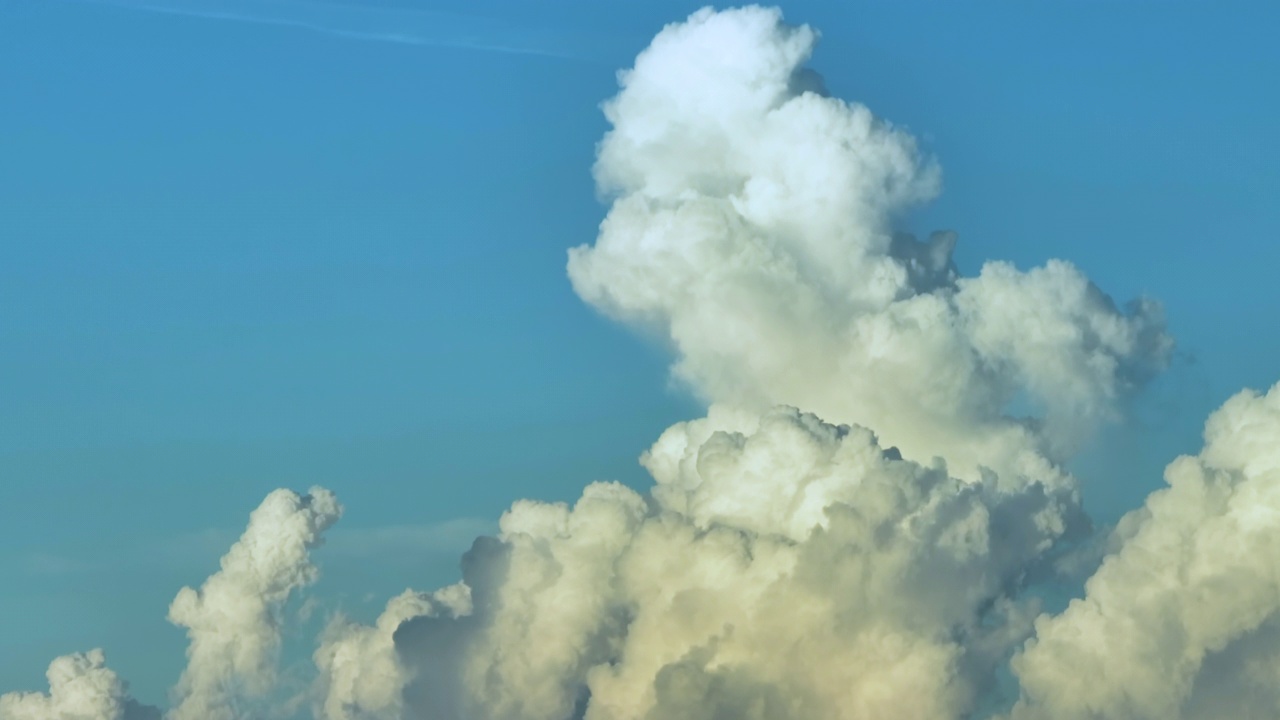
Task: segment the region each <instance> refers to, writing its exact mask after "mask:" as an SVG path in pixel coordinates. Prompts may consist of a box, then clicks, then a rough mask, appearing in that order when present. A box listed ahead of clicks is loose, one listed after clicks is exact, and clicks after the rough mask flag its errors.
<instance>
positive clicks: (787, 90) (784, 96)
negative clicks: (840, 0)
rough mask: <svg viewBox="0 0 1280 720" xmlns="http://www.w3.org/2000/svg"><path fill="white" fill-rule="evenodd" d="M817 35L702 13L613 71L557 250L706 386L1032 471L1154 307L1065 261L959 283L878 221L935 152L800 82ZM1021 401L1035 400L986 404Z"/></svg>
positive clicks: (1099, 409)
mask: <svg viewBox="0 0 1280 720" xmlns="http://www.w3.org/2000/svg"><path fill="white" fill-rule="evenodd" d="M814 40H815V33H814V32H813V31H811V30H810V29H808V28H807V27H800V28H794V27H789V26H787V25H785V24H783V23H782V22H781V18H780V14H779V12H778V11H777V10H769V9H763V8H745V9H742V10H734V11H726V12H721V13H716V12H712V11H710V10H704V11H700V12H698V13H696V14H694V15H693V16H692V17H690V18H689V19H688V20H687V21H686V22H684V23H680V24H676V25H671V26H668V27H667V28H666V29H665V30H663V31H662V33H660V34H659V35H658V37H657V38H655V39H654V41H653V43H652V44H651V45H650V47H649V48H648V49H647V50H645V51H644V52H643V53H641V55H640V56H639V57H638V58H637V59H636V63H635V67H634V68H633V69H632V70H630V71H628V72H626V73H623V74H622V75H621V83H622V90H621V92H620V93H619V94H618V95H617V97H615V98H613V99H612V100H610V101H609V102H608V103H606V105H605V114H606V116H607V117H608V119H609V121H610V122H611V123H612V125H613V128H612V129H611V130H610V131H609V133H608V134H607V135H606V136H605V138H604V140H603V142H602V143H601V145H600V151H599V159H598V162H597V164H596V168H595V173H596V178H597V181H598V182H599V185H600V187H601V189H602V191H603V192H605V193H607V194H609V195H611V196H612V197H613V203H612V206H611V208H610V210H609V214H608V217H607V218H606V219H605V221H604V223H603V225H602V226H601V230H600V236H599V238H598V239H597V240H596V243H595V244H594V245H593V246H582V247H579V248H576V249H575V250H573V251H572V252H571V253H570V259H569V277H570V279H571V280H572V281H573V285H574V288H575V289H576V290H577V291H578V293H579V295H581V296H582V297H583V299H585V300H586V301H587V302H589V303H591V304H592V305H594V306H596V307H598V308H599V309H601V310H602V311H604V312H605V313H607V314H609V315H611V316H613V317H616V318H619V319H621V320H622V321H624V322H627V323H631V324H634V325H636V326H639V327H642V328H645V329H647V330H648V331H649V332H651V333H656V334H657V335H658V336H659V337H660V338H663V339H668V340H669V342H670V343H671V345H672V346H673V348H674V350H675V351H676V353H677V361H676V365H675V373H676V375H677V377H679V378H680V379H682V380H684V381H685V382H687V383H688V384H689V385H690V386H691V387H692V388H694V389H695V390H696V391H697V392H699V393H700V394H702V395H703V396H704V397H706V398H707V399H708V400H710V401H712V402H714V403H718V404H727V405H731V406H734V407H737V408H745V409H748V410H753V411H756V412H759V411H762V410H764V409H766V408H768V407H770V406H772V405H776V404H788V405H794V406H797V407H800V408H803V409H805V410H808V411H811V412H815V413H817V414H818V415H819V416H821V417H822V418H824V419H826V420H829V421H834V422H848V423H857V424H860V425H864V426H867V427H871V428H874V429H875V430H876V432H877V433H879V434H880V436H881V437H883V438H884V439H885V441H886V442H888V443H890V444H893V445H895V446H898V447H900V448H901V449H902V451H903V452H904V453H905V454H906V455H907V456H908V457H912V458H914V459H917V460H920V461H922V462H927V461H928V460H929V459H930V458H932V457H933V456H935V455H940V456H943V457H945V458H947V460H948V461H949V462H950V463H951V464H952V466H953V468H954V469H955V470H956V471H957V472H958V473H959V474H961V475H962V476H964V477H967V478H974V477H976V476H977V474H978V467H979V466H986V467H990V468H992V469H995V470H997V471H998V472H1000V473H1001V474H1005V475H1009V476H1010V478H1013V477H1017V476H1026V477H1028V478H1031V479H1041V480H1043V479H1046V478H1047V476H1048V475H1049V474H1051V473H1052V470H1051V468H1050V467H1049V463H1048V462H1045V461H1044V458H1047V459H1048V460H1060V459H1062V458H1063V457H1065V455H1066V454H1067V453H1068V452H1069V450H1070V449H1071V448H1072V447H1073V446H1074V445H1075V444H1076V442H1077V441H1078V440H1079V438H1080V435H1081V433H1082V432H1083V431H1085V430H1086V429H1087V428H1089V427H1091V426H1093V425H1094V424H1095V423H1096V422H1097V421H1098V420H1101V419H1105V418H1106V417H1108V416H1110V415H1111V413H1112V412H1113V411H1114V407H1115V402H1116V400H1117V399H1118V398H1119V397H1121V396H1122V395H1124V394H1125V393H1126V392H1128V391H1129V390H1131V389H1133V388H1134V387H1136V386H1138V385H1140V384H1141V383H1142V381H1144V380H1145V379H1146V378H1148V377H1149V376H1150V375H1151V374H1152V373H1154V372H1155V371H1157V370H1158V369H1159V368H1160V367H1161V366H1162V365H1163V364H1164V362H1165V359H1166V356H1167V354H1168V352H1169V350H1170V347H1171V342H1170V340H1169V339H1168V337H1167V336H1166V334H1165V333H1164V330H1163V321H1162V318H1161V314H1160V311H1159V308H1158V307H1157V306H1156V305H1155V304H1153V303H1151V302H1149V301H1137V302H1135V303H1132V304H1131V305H1130V307H1129V308H1128V309H1127V310H1125V311H1121V310H1120V309H1118V308H1117V307H1116V306H1115V304H1114V303H1113V302H1112V301H1111V300H1110V299H1109V298H1108V297H1107V296H1106V295H1104V294H1103V293H1102V292H1100V291H1099V290H1098V289H1097V288H1096V287H1094V286H1093V285H1092V284H1091V283H1090V282H1089V281H1088V279H1087V278H1085V277H1084V276H1083V275H1082V274H1081V273H1080V272H1079V271H1078V270H1076V269H1075V268H1074V267H1073V266H1071V265H1070V264H1069V263H1066V262H1063V261H1054V262H1051V263H1049V264H1048V265H1046V266H1044V267H1042V268H1037V269H1034V270H1031V271H1029V272H1021V271H1018V270H1016V269H1014V268H1013V267H1012V266H1011V265H1008V264H1006V263H1001V262H992V263H988V264H987V265H986V266H985V267H983V268H982V271H981V273H980V274H979V275H978V276H977V277H972V278H963V277H959V276H958V275H957V273H956V270H955V268H954V265H953V264H952V262H951V251H952V248H953V246H954V243H955V236H954V235H952V234H950V233H938V234H936V235H935V236H934V237H933V238H931V240H930V241H928V242H919V241H916V240H914V239H912V238H910V237H905V236H902V235H895V234H894V232H893V231H894V221H895V219H897V218H899V217H900V216H901V215H902V213H903V212H904V211H906V210H908V209H909V208H910V207H911V206H913V205H915V204H917V203H919V202H921V201H924V200H927V199H929V198H931V197H932V196H933V195H935V194H936V193H937V192H938V189H939V186H940V171H939V169H938V167H937V165H936V164H934V163H933V162H932V161H930V160H927V159H924V158H922V157H921V155H920V153H919V151H918V149H917V147H916V144H915V142H914V140H913V139H912V138H911V136H910V135H908V134H907V133H906V132H904V131H903V130H901V129H898V128H895V127H893V126H892V125H890V124H888V123H887V122H885V121H883V120H880V119H878V118H876V117H874V116H873V115H872V114H871V112H870V111H869V110H868V109H867V108H865V107H863V106H861V105H857V104H852V103H848V102H845V101H843V100H840V99H837V98H832V97H827V96H824V95H823V94H822V93H821V92H815V91H814V88H815V87H820V83H816V82H815V81H814V79H813V75H812V73H810V72H808V71H807V70H805V68H804V62H805V61H806V60H807V59H808V57H809V54H810V52H811V50H812V47H813V44H814ZM1019 397H1026V398H1028V399H1029V400H1030V401H1031V402H1032V404H1034V405H1035V406H1037V408H1038V410H1039V415H1040V417H1039V418H1038V419H1037V420H1036V421H1027V420H1024V419H1017V418H1011V417H1007V416H1006V413H1007V411H1008V410H1009V409H1010V405H1011V403H1012V402H1013V401H1014V400H1015V399H1016V398H1019Z"/></svg>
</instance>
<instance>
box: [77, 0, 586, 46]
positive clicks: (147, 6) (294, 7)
mask: <svg viewBox="0 0 1280 720" xmlns="http://www.w3.org/2000/svg"><path fill="white" fill-rule="evenodd" d="M65 1H67V2H78V3H83V4H91V5H101V6H108V7H112V8H119V9H122V10H134V11H138V12H149V13H161V14H165V15H176V16H181V17H188V18H200V19H206V20H221V21H224V22H237V23H246V24H252V25H272V26H276V27H281V28H292V29H296V30H307V31H311V32H315V33H320V34H323V35H329V36H332V37H336V38H343V39H347V40H359V41H366V42H383V43H397V44H401V45H421V46H428V47H452V48H459V49H465V50H477V51H483V52H498V53H509V54H517V55H537V56H542V57H556V58H563V59H579V58H578V57H577V56H576V55H575V54H574V53H572V52H571V51H570V49H569V48H568V47H566V46H567V43H566V42H565V39H564V38H558V37H556V36H555V34H554V33H550V32H547V31H544V30H537V29H533V28H527V27H519V26H513V25H510V24H507V23H503V22H500V21H497V20H494V19H490V18H483V17H479V16H472V15H461V14H456V13H444V12H434V11H427V10H414V9H405V8H386V7H370V6H364V5H347V4H338V3H328V2H311V1H310V0H65Z"/></svg>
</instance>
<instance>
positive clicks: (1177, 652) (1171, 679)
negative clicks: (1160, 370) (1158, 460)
mask: <svg viewBox="0 0 1280 720" xmlns="http://www.w3.org/2000/svg"><path fill="white" fill-rule="evenodd" d="M1204 434H1205V445H1204V449H1203V450H1202V451H1201V453H1200V454H1199V455H1198V456H1196V457H1182V458H1179V459H1177V460H1175V461H1174V462H1173V463H1172V464H1170V465H1169V467H1168V469H1167V470H1166V472H1165V479H1166V480H1167V481H1168V483H1169V487H1168V488H1165V489H1163V490H1160V491H1158V492H1155V493H1153V494H1152V495H1151V497H1149V498H1148V499H1147V502H1146V504H1145V506H1144V507H1143V508H1141V509H1139V510H1135V511H1134V512H1132V513H1130V514H1129V515H1128V516H1127V517H1125V518H1124V520H1123V521H1122V522H1121V524H1120V527H1119V529H1118V534H1119V535H1120V540H1121V543H1120V547H1119V549H1118V551H1117V552H1115V553H1114V554H1112V555H1110V556H1109V557H1107V558H1106V560H1105V562H1103V564H1102V567H1101V568H1099V570H1098V572H1097V573H1096V574H1095V575H1094V576H1093V577H1092V578H1090V579H1089V581H1088V583H1087V585H1086V594H1085V597H1084V598H1083V599H1080V600H1075V601H1073V602H1072V603H1071V605H1070V607H1068V608H1067V610H1066V611H1065V612H1063V613H1062V614H1061V615H1058V616H1055V617H1047V616H1046V617H1043V618H1041V619H1040V620H1038V621H1037V622H1036V638H1035V639H1034V640H1033V641H1031V642H1030V643H1029V644H1028V646H1027V649H1026V651H1025V652H1023V653H1022V654H1021V655H1020V656H1019V657H1018V658H1016V659H1015V660H1014V663H1013V669H1014V671H1015V673H1016V674H1017V676H1018V678H1019V680H1020V682H1021V687H1022V695H1023V697H1022V700H1021V701H1020V702H1019V704H1018V705H1017V707H1015V708H1014V711H1013V715H1012V717H1013V718H1014V720H1032V719H1033V718H1043V719H1045V720H1068V719H1074V718H1094V717H1106V718H1113V719H1115V720H1125V719H1126V718H1152V717H1162V718H1204V719H1206V720H1208V719H1210V718H1224V717H1232V718H1253V717H1272V716H1274V715H1275V712H1276V708H1277V707H1280V692H1278V691H1277V688H1280V685H1277V684H1276V678H1277V677H1280V642H1278V641H1280V635H1277V630H1280V568H1278V567H1277V565H1276V562H1275V558H1276V557H1277V556H1278V555H1280V385H1277V386H1275V387H1273V388H1272V389H1271V391H1270V392H1269V393H1267V394H1266V395H1259V394H1257V393H1254V392H1252V391H1246V392H1242V393H1240V394H1238V395H1236V396H1235V397H1233V398H1231V399H1230V400H1228V401H1227V402H1226V404H1225V405H1223V406H1222V408H1221V409H1219V410H1218V411H1217V412H1215V413H1214V414H1213V415H1212V416H1210V418H1209V420H1208V422H1207V423H1206V425H1205V433H1204Z"/></svg>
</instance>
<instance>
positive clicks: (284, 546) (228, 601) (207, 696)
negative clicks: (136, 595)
mask: <svg viewBox="0 0 1280 720" xmlns="http://www.w3.org/2000/svg"><path fill="white" fill-rule="evenodd" d="M341 515H342V507H341V506H340V505H339V504H338V501H337V499H336V498H334V496H333V494H332V493H330V492H329V491H328V490H325V489H323V488H313V489H312V490H311V493H310V494H309V495H298V494H297V493H294V492H292V491H289V490H277V491H275V492H273V493H271V494H270V495H268V496H267V498H266V499H265V500H263V501H262V504H261V505H260V506H258V509H257V510H254V511H253V514H252V515H251V516H250V517H249V526H248V528H246V529H245V532H244V534H243V535H241V536H240V540H239V541H237V542H236V544H235V545H233V546H231V550H230V551H228V552H227V554H226V555H225V556H223V558H222V569H221V570H220V571H219V572H217V573H215V574H214V575H212V576H210V577H209V579H208V580H205V582H204V585H202V586H201V587H200V589H199V590H195V589H192V588H183V589H182V591H181V592H179V593H178V596H177V597H176V598H174V600H173V604H172V605H170V606H169V621H170V622H172V623H173V624H175V625H178V626H181V627H185V628H186V629H187V638H188V640H189V641H190V644H189V645H188V646H187V667H186V669H185V670H184V671H183V673H182V677H181V678H180V679H179V680H178V685H177V687H176V688H175V689H174V701H175V706H174V708H173V710H172V711H171V712H170V713H169V715H168V717H169V718H170V720H238V719H239V718H241V717H243V711H241V710H240V709H239V707H240V704H241V703H242V702H244V701H252V700H253V699H256V698H261V697H264V696H266V695H267V693H268V692H270V690H271V689H272V688H273V687H274V686H275V661H276V656H277V653H278V651H279V647H280V617H279V616H280V612H281V609H282V607H283V605H284V603H285V601H286V600H288V599H289V595H290V594H291V593H292V592H293V591H294V590H297V589H298V588H300V587H303V586H305V585H308V584H310V583H311V582H313V581H314V580H315V578H316V575H317V573H316V569H315V566H314V565H312V564H311V562H310V559H309V553H310V551H311V549H312V548H314V547H316V546H317V545H318V544H319V543H320V542H321V535H322V533H323V532H324V531H325V530H326V529H328V528H329V526H331V525H332V524H333V523H335V522H337V520H338V518H339V517H340V516H341Z"/></svg>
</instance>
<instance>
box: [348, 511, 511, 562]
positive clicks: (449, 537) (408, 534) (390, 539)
mask: <svg viewBox="0 0 1280 720" xmlns="http://www.w3.org/2000/svg"><path fill="white" fill-rule="evenodd" d="M497 529H498V524H497V523H496V522H494V521H493V520H490V519H486V518H453V519H451V520H444V521H441V522H436V523H424V524H420V525H388V526H383V527H355V528H352V527H347V528H338V529H335V530H334V531H333V534H332V536H331V539H332V541H333V542H332V546H331V547H330V549H329V554H330V556H332V557H335V558H348V559H353V560H371V559H385V558H392V557H408V558H420V557H422V556H423V555H437V554H441V553H451V554H456V553H458V552H459V551H460V550H465V549H466V548H467V547H469V546H470V545H471V541H472V540H474V539H475V538H476V537H478V536H480V535H492V534H494V533H495V532H497Z"/></svg>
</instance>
